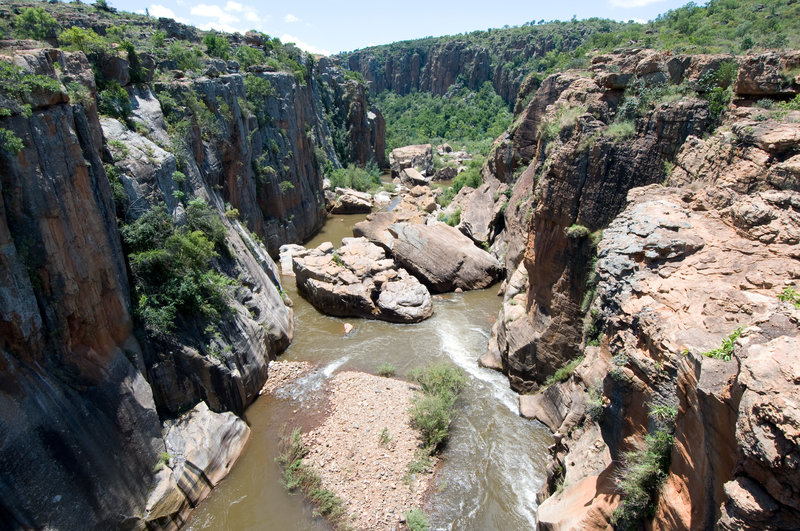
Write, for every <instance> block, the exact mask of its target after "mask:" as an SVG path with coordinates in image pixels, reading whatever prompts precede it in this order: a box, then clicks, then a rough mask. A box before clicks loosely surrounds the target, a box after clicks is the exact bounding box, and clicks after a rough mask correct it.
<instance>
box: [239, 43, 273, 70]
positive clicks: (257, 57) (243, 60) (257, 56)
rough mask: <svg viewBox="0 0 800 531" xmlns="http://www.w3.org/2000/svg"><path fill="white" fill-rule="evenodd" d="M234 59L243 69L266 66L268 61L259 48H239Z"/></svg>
mask: <svg viewBox="0 0 800 531" xmlns="http://www.w3.org/2000/svg"><path fill="white" fill-rule="evenodd" d="M234 57H236V60H237V61H239V64H240V65H241V66H242V68H247V67H248V66H253V65H260V64H264V62H266V60H267V56H266V55H264V52H262V51H261V50H259V49H257V48H251V47H250V46H239V47H238V48H237V49H236V53H235V54H234Z"/></svg>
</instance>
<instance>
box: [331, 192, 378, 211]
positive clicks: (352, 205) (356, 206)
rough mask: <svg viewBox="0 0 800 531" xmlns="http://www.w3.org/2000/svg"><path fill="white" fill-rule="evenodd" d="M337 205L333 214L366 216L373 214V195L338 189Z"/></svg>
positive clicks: (334, 206)
mask: <svg viewBox="0 0 800 531" xmlns="http://www.w3.org/2000/svg"><path fill="white" fill-rule="evenodd" d="M336 193H337V195H338V197H337V198H336V203H335V204H334V205H333V208H332V209H331V212H332V213H334V214H365V213H369V212H372V195H370V194H368V193H366V192H358V191H356V190H353V189H350V188H337V189H336Z"/></svg>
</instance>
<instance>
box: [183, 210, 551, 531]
mask: <svg viewBox="0 0 800 531" xmlns="http://www.w3.org/2000/svg"><path fill="white" fill-rule="evenodd" d="M362 219H364V216H333V217H331V218H330V219H329V220H328V222H327V223H326V225H325V227H324V229H323V230H322V232H320V234H318V235H317V236H316V237H315V238H314V239H313V240H311V241H310V242H308V243H307V244H306V246H308V247H314V246H316V245H319V244H320V243H322V242H324V241H331V242H333V243H334V245H336V246H338V245H339V244H340V243H341V239H342V238H343V237H346V236H352V231H351V228H352V226H353V224H354V223H356V222H358V221H360V220H362ZM283 282H284V289H286V291H287V292H288V293H289V296H290V297H291V298H292V300H293V301H294V311H295V337H294V341H293V342H292V345H291V346H290V347H289V349H288V350H287V351H286V352H285V353H284V354H282V355H281V357H280V359H285V360H291V361H310V362H312V363H314V364H315V365H316V366H317V367H318V369H317V370H315V371H314V372H313V373H311V374H310V375H309V376H307V377H304V378H302V379H300V380H299V381H298V382H296V384H294V385H293V386H290V387H289V388H288V389H286V390H285V391H284V392H283V394H282V396H281V397H277V398H276V397H268V396H264V397H261V398H259V399H258V400H256V402H255V403H254V404H253V405H252V406H250V408H249V409H248V410H247V414H246V418H247V421H248V423H249V424H250V427H251V429H252V433H251V438H250V441H249V443H248V446H247V448H246V450H245V452H244V454H243V455H242V456H241V458H240V459H239V461H238V462H237V464H236V465H235V467H234V468H233V470H232V472H231V473H230V475H229V476H228V477H227V478H226V479H225V480H224V481H223V482H222V483H221V484H220V485H219V486H218V487H217V488H216V489H214V491H213V492H212V493H211V495H210V496H209V498H208V499H207V500H206V501H205V502H203V503H202V504H201V505H200V506H199V507H198V508H197V509H196V510H195V511H194V513H193V514H192V516H191V518H190V520H189V522H188V524H187V528H188V529H191V530H200V529H214V530H217V529H228V530H256V529H258V530H276V531H277V530H303V531H306V530H309V531H312V530H313V531H317V530H327V529H330V527H329V526H327V525H326V523H325V522H324V521H322V520H321V519H319V518H314V517H313V508H312V507H310V506H309V505H308V504H307V503H305V502H304V501H303V499H302V497H301V496H298V495H290V494H288V493H287V492H286V491H285V489H284V488H283V486H282V485H281V483H280V474H281V472H280V469H279V467H278V465H277V464H276V463H275V457H276V456H277V455H278V440H279V438H280V433H281V429H282V427H283V426H290V427H293V426H304V425H308V423H309V422H312V423H313V420H310V419H311V417H313V414H312V413H311V412H310V411H309V407H310V405H309V402H310V400H307V397H308V396H310V395H311V394H313V393H314V392H315V391H316V390H318V389H319V388H320V386H321V385H322V383H323V381H324V380H325V379H326V378H329V377H330V376H331V375H332V374H333V373H334V372H335V371H337V370H346V369H354V370H361V371H366V372H371V373H375V372H376V370H377V367H378V366H379V365H380V364H382V363H391V364H392V365H394V366H395V367H396V368H397V375H398V376H399V377H404V376H405V375H406V374H407V373H408V371H409V370H411V369H413V368H414V367H419V366H422V365H425V364H427V363H429V362H430V361H433V360H448V361H450V362H451V363H454V364H456V365H458V366H459V367H461V368H462V369H463V370H464V371H465V372H466V373H467V374H468V376H469V385H468V387H467V389H466V391H465V392H464V394H463V395H462V397H461V398H460V399H459V402H458V404H457V406H456V413H455V416H454V420H453V425H452V431H451V436H450V440H449V442H448V444H447V446H446V448H445V450H444V452H443V458H444V459H443V461H442V463H441V465H440V466H439V468H438V470H437V472H436V476H435V480H434V487H433V489H432V490H431V491H430V494H429V496H428V498H427V501H426V503H425V506H424V507H423V508H422V509H423V510H424V511H425V513H426V514H427V515H428V517H429V519H430V522H431V529H448V530H476V531H477V530H481V531H483V530H517V529H519V530H523V529H532V528H533V527H534V526H535V521H536V520H535V519H536V508H537V504H536V492H537V490H538V489H539V487H541V485H542V483H543V482H544V479H545V467H546V466H547V447H548V446H549V445H550V444H552V437H551V435H550V433H549V431H548V430H547V428H545V427H544V426H543V425H541V424H540V423H538V422H535V421H530V420H526V419H523V418H521V417H519V415H518V414H517V395H516V394H515V393H513V392H512V391H511V390H510V389H509V387H508V381H507V380H506V378H505V377H503V376H502V375H501V374H500V373H497V372H494V371H491V370H488V369H482V368H480V367H478V365H477V359H478V357H479V356H480V355H481V354H483V352H484V351H485V349H486V344H487V342H488V340H489V333H490V330H491V327H492V324H493V323H494V320H495V317H496V315H497V311H498V308H499V303H500V300H499V298H498V297H497V286H493V287H491V288H489V289H487V290H481V291H472V292H467V293H463V294H445V295H437V296H435V297H434V316H433V317H432V318H431V319H428V320H427V321H424V322H422V323H419V324H413V325H402V324H391V323H384V322H381V321H369V320H362V319H342V318H336V317H329V316H325V315H322V314H320V313H319V312H317V311H316V310H315V309H314V308H313V307H312V306H311V305H310V304H308V303H307V302H306V301H305V300H303V299H302V297H300V295H299V294H298V293H297V289H296V287H295V283H294V278H289V277H284V278H283ZM345 322H349V323H351V324H353V325H354V326H355V330H354V331H353V332H352V333H351V334H349V335H348V336H345V335H344V333H343V326H344V323H345Z"/></svg>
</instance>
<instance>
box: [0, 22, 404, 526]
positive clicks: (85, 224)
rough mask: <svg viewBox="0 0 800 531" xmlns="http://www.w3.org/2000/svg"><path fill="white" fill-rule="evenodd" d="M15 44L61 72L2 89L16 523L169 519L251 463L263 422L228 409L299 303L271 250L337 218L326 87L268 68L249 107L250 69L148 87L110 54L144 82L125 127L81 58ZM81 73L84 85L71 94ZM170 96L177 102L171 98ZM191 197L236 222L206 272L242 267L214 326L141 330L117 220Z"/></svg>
mask: <svg viewBox="0 0 800 531" xmlns="http://www.w3.org/2000/svg"><path fill="white" fill-rule="evenodd" d="M180 29H181V27H179V26H176V27H175V28H172V29H171V31H172V30H174V31H179V30H180ZM29 44H30V43H27V44H26V43H25V42H23V43H21V44H19V46H23V47H24V46H28V45H29ZM4 53H7V54H10V55H8V56H7V57H6V56H4V57H2V58H0V60H3V61H11V62H13V63H15V64H16V65H18V66H19V67H20V68H22V73H21V75H24V76H32V75H41V76H46V77H48V78H51V79H52V80H54V85H53V87H52V88H50V87H49V86H48V87H47V88H42V89H36V90H34V91H31V92H29V93H25V94H22V95H19V94H12V93H8V94H7V93H5V92H3V93H0V106H2V107H3V108H4V109H8V112H7V113H6V114H4V115H3V116H2V117H0V127H2V128H3V129H4V130H7V131H8V132H9V134H13V135H15V136H16V137H17V138H19V139H21V141H22V149H21V150H20V151H19V152H18V153H17V152H16V150H12V149H11V148H10V147H9V146H6V145H4V146H3V147H2V149H0V194H2V201H1V202H0V301H2V302H1V303H0V331H2V333H0V366H1V367H2V371H1V372H2V377H0V403H2V412H1V413H0V424H2V426H3V429H2V432H3V437H2V441H0V466H2V469H3V478H2V479H1V480H0V514H2V515H3V517H2V520H3V523H4V526H5V525H7V526H8V527H10V528H42V527H54V526H55V527H63V528H75V529H78V528H81V529H85V528H103V529H114V528H143V527H145V526H148V527H150V528H166V529H171V528H174V527H175V526H179V525H181V524H182V522H183V519H184V518H185V515H186V513H187V511H188V510H190V508H191V507H194V506H195V505H196V504H197V503H198V502H199V501H200V500H201V499H202V498H203V497H204V496H205V495H207V493H208V491H209V489H210V488H211V487H213V486H214V485H216V484H217V483H218V482H219V480H220V479H221V478H222V477H223V476H224V475H225V474H227V472H228V470H229V469H230V467H231V466H232V464H233V462H234V461H235V460H236V457H237V456H238V454H239V452H240V451H241V450H242V448H243V447H244V444H245V442H246V440H247V437H248V433H249V430H248V428H247V426H246V425H245V423H244V422H243V421H242V420H240V419H239V418H238V417H236V416H235V415H234V414H233V413H236V414H241V413H242V412H243V411H244V409H245V408H246V407H247V405H249V404H250V403H251V402H252V401H253V400H254V399H255V398H256V397H257V396H258V393H259V390H260V389H261V386H262V385H263V383H264V381H265V380H266V378H267V364H268V362H269V360H270V359H271V358H274V357H275V356H276V355H277V354H278V353H279V352H280V351H281V350H283V349H284V348H286V346H287V345H288V343H289V341H291V338H292V335H293V319H292V312H291V309H290V308H289V306H288V305H287V304H290V302H288V301H284V300H283V297H282V296H281V292H280V283H279V275H278V273H277V269H276V268H275V264H274V263H273V262H272V259H271V258H270V256H269V254H268V252H267V251H268V249H273V250H275V251H277V248H278V247H279V246H280V244H282V243H286V242H287V241H289V240H299V239H301V238H305V237H307V236H309V235H310V234H312V233H313V231H314V230H316V228H317V227H319V226H320V224H321V223H322V222H323V220H324V216H325V211H324V205H323V195H322V179H321V173H320V172H321V168H320V161H319V160H318V155H319V157H322V156H324V157H326V158H328V159H330V160H331V161H332V164H334V166H337V165H339V161H338V159H337V155H336V153H335V151H334V150H333V147H332V142H331V141H330V131H329V128H328V122H329V120H328V119H327V118H326V117H325V116H323V108H324V102H323V97H322V94H321V90H322V89H321V87H320V84H319V82H318V80H317V78H316V77H315V76H312V75H309V82H308V83H306V84H300V83H298V82H297V80H296V79H295V78H294V77H293V76H292V75H290V74H286V73H277V72H271V73H270V72H266V73H261V74H258V75H259V76H261V77H262V79H265V80H266V81H269V86H270V87H271V95H269V96H267V97H266V98H265V99H264V100H263V101H257V102H254V103H253V105H254V107H251V106H250V105H241V102H244V101H245V98H246V91H245V86H244V82H243V76H242V75H241V74H238V73H233V72H234V71H235V70H236V69H237V68H238V67H235V65H233V66H231V65H228V66H230V69H229V68H228V67H227V66H226V65H225V63H224V62H221V61H216V62H214V64H213V65H210V66H208V68H207V69H206V73H207V74H208V75H207V76H201V77H197V78H194V79H192V80H176V81H175V82H172V83H168V84H156V85H155V86H153V85H148V84H147V83H139V84H137V85H136V86H133V85H128V83H129V82H130V81H131V79H130V72H129V69H128V66H129V65H128V63H127V61H126V60H125V59H123V57H122V56H117V55H112V56H111V57H110V58H109V60H108V63H107V64H104V65H103V68H102V69H101V70H102V72H103V75H105V76H106V78H107V79H113V80H115V81H117V82H119V83H121V84H122V85H123V90H125V91H127V93H128V94H129V95H130V98H131V114H130V116H129V117H127V119H126V120H124V122H125V123H123V121H117V120H114V119H111V118H103V119H102V120H100V119H98V115H97V104H96V99H95V96H96V90H97V87H96V86H95V75H94V73H93V71H92V65H91V64H90V63H89V61H88V60H87V58H86V57H85V56H84V55H83V54H82V53H80V52H76V53H66V52H62V51H60V50H39V49H29V50H28V49H25V50H19V51H14V50H13V49H12V48H9V49H6V50H4ZM146 59H147V58H145V57H143V58H142V61H143V62H146ZM148 60H149V59H148ZM218 63H219V64H218ZM69 83H77V84H78V85H79V86H80V85H82V89H81V90H82V91H83V90H84V89H85V93H86V94H85V95H84V96H81V97H78V98H76V100H75V101H72V100H71V99H70V93H74V92H69V93H68V91H67V90H66V89H65V87H66V86H67V84H69ZM51 84H52V83H51ZM74 87H75V85H71V91H72V90H74ZM326 90H330V91H333V89H332V88H331V87H330V86H328V87H326ZM79 94H80V93H79ZM165 95H169V97H170V98H172V99H171V100H170V99H167V101H169V102H170V106H165V107H164V108H162V106H161V104H160V102H159V100H158V99H157V96H158V97H162V98H164V97H165ZM331 97H333V96H331ZM356 99H358V98H356ZM78 100H79V101H78ZM26 104H27V105H30V113H28V112H27V110H26V108H25V107H24V106H23V105H26ZM190 104H191V105H190ZM192 105H194V106H195V107H192ZM190 107H192V108H191V109H190ZM198 109H199V110H198ZM201 110H202V111H203V112H202V113H200V111H201ZM165 112H166V113H167V115H166V116H165ZM365 112H367V111H366V109H365ZM170 113H173V114H170ZM174 113H177V115H176V114H174ZM203 113H207V114H203ZM199 114H202V116H200V115H199ZM255 114H259V115H260V116H262V118H263V117H264V116H267V115H268V116H269V117H270V119H269V120H267V121H264V120H262V121H261V122H259V119H258V118H257V117H256V115H255ZM356 114H357V113H355V111H354V112H353V113H351V115H352V116H355V115H356ZM201 118H202V119H201ZM170 120H172V122H170ZM176 120H184V123H186V124H188V126H187V129H186V134H185V135H182V136H181V137H180V138H176V137H175V135H173V136H170V135H169V134H168V126H167V124H168V123H173V122H175V121H176ZM369 120H372V121H367V122H365V123H364V124H363V127H362V129H361V132H360V133H359V134H358V135H354V137H353V138H359V139H361V140H359V142H361V141H363V142H367V140H368V141H369V143H368V145H369V146H370V147H369V148H365V149H367V150H369V149H372V147H373V146H374V147H376V148H378V147H379V146H380V145H381V142H382V139H381V138H382V134H383V133H382V130H381V128H380V126H379V125H380V124H379V122H380V120H379V119H378V118H377V117H373V118H371V119H369ZM210 123H212V125H214V127H211V128H209V124H210ZM173 125H174V123H173ZM373 126H374V129H371V128H373ZM367 132H370V133H369V135H367ZM372 133H374V134H372ZM365 135H366V136H370V135H371V137H370V138H369V139H366V138H365ZM378 137H381V138H378ZM365 149H362V147H360V146H356V147H354V150H355V151H356V152H360V153H361V154H362V155H363V154H364V153H365V152H366V151H365ZM380 149H381V150H382V148H380ZM279 163H280V164H279ZM266 166H270V167H272V168H273V170H274V172H270V171H267V170H265V167H266ZM276 168H277V169H276ZM178 170H180V171H178ZM193 198H197V199H202V200H203V201H204V202H205V204H206V205H207V206H208V211H209V216H211V217H214V218H219V223H220V224H221V227H222V237H221V240H222V241H224V244H223V245H222V246H221V248H222V252H220V253H219V256H216V257H214V258H213V259H212V260H210V267H211V269H212V270H213V271H214V272H215V273H217V274H220V275H223V277H227V278H228V279H235V282H234V285H235V287H233V288H231V293H230V297H229V300H228V301H227V305H228V310H229V311H228V312H227V314H226V316H225V317H224V318H223V319H220V320H219V322H216V323H214V324H215V328H214V332H213V334H210V333H209V332H208V330H209V328H208V326H207V325H208V324H209V323H208V322H206V320H205V319H203V318H202V317H200V316H196V315H179V316H177V317H176V320H175V321H176V323H175V331H174V333H172V334H171V335H169V336H163V335H161V334H156V333H151V332H146V331H145V330H144V329H143V328H144V327H143V325H142V324H141V322H140V321H139V320H138V319H134V317H133V310H132V308H133V307H134V306H135V305H134V301H131V295H130V294H131V292H132V289H133V284H132V279H131V278H129V275H130V271H131V268H130V264H128V257H127V256H126V254H125V253H126V252H127V251H126V250H125V249H123V245H122V243H121V238H120V233H119V231H118V228H117V222H118V218H119V219H120V220H121V221H123V222H126V223H131V222H133V221H134V220H136V219H138V218H140V217H141V216H142V215H143V214H144V213H146V212H147V211H148V210H150V209H151V208H153V207H155V206H157V205H161V204H163V205H164V208H165V210H166V212H167V213H168V214H169V215H170V216H171V218H172V221H173V222H174V223H175V225H176V227H181V226H183V225H184V224H185V223H186V216H187V214H186V208H187V204H188V202H189V200H190V199H193ZM251 231H252V232H251ZM258 235H260V236H261V238H263V239H264V240H265V241H266V242H267V248H265V247H264V246H262V245H261V244H260V242H259V241H258V240H257V236H258ZM398 304H399V305H400V303H399V302H398ZM398 311H400V310H398ZM187 410H189V411H190V412H189V413H186V414H184V415H183V416H179V414H180V413H181V412H183V411H187ZM230 412H233V413H230ZM173 421H174V422H175V424H174V425H173V428H174V429H173V430H171V431H170V435H167V434H166V431H165V432H164V433H163V434H162V427H163V425H164V424H165V423H166V424H168V423H169V422H173ZM174 430H178V434H177V435H174V436H173V435H172V434H173V433H174ZM165 436H166V437H167V444H166V445H165V439H164V437H165ZM181 441H182V442H181ZM220 452H221V453H220ZM165 456H166V459H165ZM164 465H166V466H165V468H164ZM157 467H162V469H161V471H160V472H158V473H157V474H154V472H153V471H154V468H157Z"/></svg>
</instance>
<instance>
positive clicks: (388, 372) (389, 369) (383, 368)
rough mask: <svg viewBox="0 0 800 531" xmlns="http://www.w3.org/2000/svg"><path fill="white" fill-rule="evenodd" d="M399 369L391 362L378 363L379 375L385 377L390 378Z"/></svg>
mask: <svg viewBox="0 0 800 531" xmlns="http://www.w3.org/2000/svg"><path fill="white" fill-rule="evenodd" d="M396 370H397V369H396V368H395V366H394V365H392V364H391V363H381V364H380V365H378V376H383V377H384V378H389V377H391V376H394V373H395V371H396Z"/></svg>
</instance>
